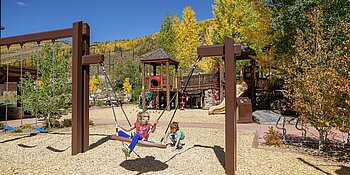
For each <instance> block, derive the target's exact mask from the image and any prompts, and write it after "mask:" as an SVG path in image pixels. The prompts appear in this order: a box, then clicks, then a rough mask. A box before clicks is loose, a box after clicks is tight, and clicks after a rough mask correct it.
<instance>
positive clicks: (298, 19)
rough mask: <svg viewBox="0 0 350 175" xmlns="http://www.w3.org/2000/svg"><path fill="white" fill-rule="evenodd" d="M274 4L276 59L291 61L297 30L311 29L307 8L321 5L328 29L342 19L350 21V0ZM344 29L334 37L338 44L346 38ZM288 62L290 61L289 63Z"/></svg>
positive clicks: (280, 1) (281, 0)
mask: <svg viewBox="0 0 350 175" xmlns="http://www.w3.org/2000/svg"><path fill="white" fill-rule="evenodd" d="M272 2H273V6H275V7H278V8H276V9H278V10H277V13H276V15H275V16H274V18H273V20H272V23H273V28H274V30H275V31H276V34H275V36H276V41H275V43H274V44H275V47H276V54H277V55H276V57H275V58H276V59H283V60H284V61H292V60H291V58H292V56H293V55H294V53H295V49H294V48H293V47H292V46H293V45H295V41H296V35H297V31H302V32H306V30H308V29H309V21H308V18H307V17H306V16H305V13H306V12H310V11H312V10H313V9H314V8H316V7H317V8H321V9H322V13H323V14H322V18H323V21H324V27H325V31H324V32H325V33H328V32H330V31H331V30H332V28H333V27H334V26H338V25H339V23H340V22H341V21H347V22H350V11H349V6H350V1H337V0H329V1H323V0H290V1H285V0H273V1H272ZM345 38H346V37H345V34H344V32H342V31H340V33H338V34H337V36H336V37H335V38H334V40H333V41H332V42H333V43H334V44H335V45H338V44H342V43H343V41H344V39H345ZM287 64H288V63H287Z"/></svg>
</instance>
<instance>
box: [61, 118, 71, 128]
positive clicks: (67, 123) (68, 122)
mask: <svg viewBox="0 0 350 175" xmlns="http://www.w3.org/2000/svg"><path fill="white" fill-rule="evenodd" d="M62 126H63V127H71V126H72V119H64V120H63V121H62Z"/></svg>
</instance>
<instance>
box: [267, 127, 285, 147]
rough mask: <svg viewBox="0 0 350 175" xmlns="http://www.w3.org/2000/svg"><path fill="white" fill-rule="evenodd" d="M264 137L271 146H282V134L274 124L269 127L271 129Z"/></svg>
mask: <svg viewBox="0 0 350 175" xmlns="http://www.w3.org/2000/svg"><path fill="white" fill-rule="evenodd" d="M264 139H265V141H266V144H267V145H269V146H281V144H282V136H281V134H280V133H279V132H278V131H277V130H276V129H274V128H273V127H272V126H270V127H269V131H268V132H267V134H266V135H265V136H264Z"/></svg>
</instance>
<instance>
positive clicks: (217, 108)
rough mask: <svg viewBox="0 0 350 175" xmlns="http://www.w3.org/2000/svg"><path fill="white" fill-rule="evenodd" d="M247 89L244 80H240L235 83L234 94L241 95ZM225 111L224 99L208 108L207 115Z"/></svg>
mask: <svg viewBox="0 0 350 175" xmlns="http://www.w3.org/2000/svg"><path fill="white" fill-rule="evenodd" d="M247 89H248V85H247V83H246V82H244V81H243V82H240V83H238V84H237V85H236V96H237V97H239V96H241V95H242V94H243V93H244V92H245V91H246V90H247ZM224 113H225V99H224V100H222V102H221V103H220V104H219V105H217V106H212V107H210V108H209V111H208V115H211V114H224Z"/></svg>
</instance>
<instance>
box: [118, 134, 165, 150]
mask: <svg viewBox="0 0 350 175" xmlns="http://www.w3.org/2000/svg"><path fill="white" fill-rule="evenodd" d="M111 140H119V141H123V142H129V143H130V142H131V140H132V139H131V138H126V137H122V136H117V135H112V136H111ZM137 146H141V147H156V148H161V149H166V148H167V146H166V145H164V144H160V143H155V142H151V141H142V140H139V141H138V142H137Z"/></svg>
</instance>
